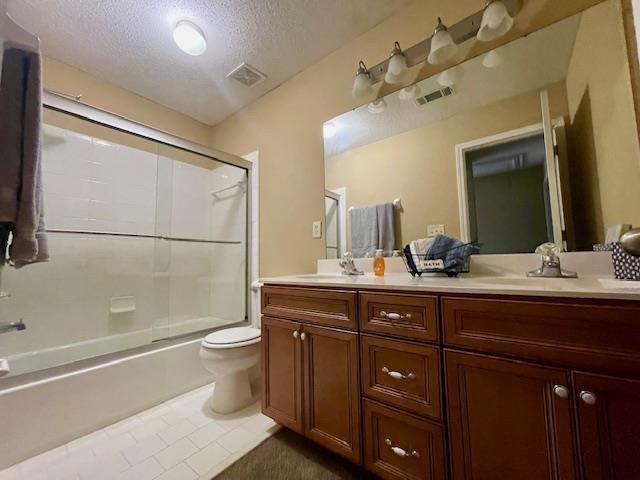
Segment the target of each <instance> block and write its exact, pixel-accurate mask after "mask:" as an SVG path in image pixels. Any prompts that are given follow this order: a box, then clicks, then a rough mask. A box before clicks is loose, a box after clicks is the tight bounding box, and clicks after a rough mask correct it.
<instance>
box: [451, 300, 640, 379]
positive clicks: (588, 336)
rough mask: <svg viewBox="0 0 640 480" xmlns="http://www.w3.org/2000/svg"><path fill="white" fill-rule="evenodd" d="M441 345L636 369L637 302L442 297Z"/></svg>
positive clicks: (639, 357)
mask: <svg viewBox="0 0 640 480" xmlns="http://www.w3.org/2000/svg"><path fill="white" fill-rule="evenodd" d="M442 312H443V336H444V343H445V345H447V346H453V347H463V348H467V349H472V350H479V351H482V352H488V353H499V354H507V355H511V356H517V357H518V358H520V359H523V360H534V361H544V362H550V363H552V364H558V365H561V366H564V367H567V366H569V367H574V368H584V369H591V370H593V371H603V370H604V371H612V372H620V373H625V374H636V375H640V304H638V302H622V301H619V302H614V301H593V300H591V301H589V300H579V299H576V300H575V301H569V302H565V301H557V300H554V299H540V300H538V299H531V300H528V299H524V300H506V299H504V300H503V299H479V298H460V297H455V298H454V297H444V298H443V299H442Z"/></svg>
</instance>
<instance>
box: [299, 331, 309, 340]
mask: <svg viewBox="0 0 640 480" xmlns="http://www.w3.org/2000/svg"><path fill="white" fill-rule="evenodd" d="M305 338H307V334H306V333H304V332H302V333H301V334H300V340H302V341H303V342H304V339H305Z"/></svg>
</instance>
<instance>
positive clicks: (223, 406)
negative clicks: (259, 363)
mask: <svg viewBox="0 0 640 480" xmlns="http://www.w3.org/2000/svg"><path fill="white" fill-rule="evenodd" d="M252 403H253V396H252V394H251V384H250V383H249V372H248V371H247V370H240V371H239V372H235V373H232V374H231V375H227V376H225V377H222V378H219V379H218V380H216V383H215V385H214V387H213V397H211V402H210V407H211V410H213V411H214V412H216V413H224V414H227V413H233V412H236V411H238V410H241V409H243V408H244V407H247V406H249V405H251V404H252Z"/></svg>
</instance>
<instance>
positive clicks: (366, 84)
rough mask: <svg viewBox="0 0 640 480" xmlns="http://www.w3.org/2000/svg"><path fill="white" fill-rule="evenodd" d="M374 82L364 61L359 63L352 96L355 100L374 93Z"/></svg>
mask: <svg viewBox="0 0 640 480" xmlns="http://www.w3.org/2000/svg"><path fill="white" fill-rule="evenodd" d="M372 85H373V81H372V80H371V74H370V73H369V70H367V66H366V65H365V64H364V62H363V61H362V60H360V62H358V71H357V72H356V78H355V80H354V81H353V90H352V91H351V94H352V95H353V98H362V97H366V96H367V95H369V94H370V93H371V92H372V91H373V87H372Z"/></svg>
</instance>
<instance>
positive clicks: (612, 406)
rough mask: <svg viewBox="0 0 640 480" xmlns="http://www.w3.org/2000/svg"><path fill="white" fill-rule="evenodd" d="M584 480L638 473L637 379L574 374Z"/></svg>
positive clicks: (622, 478)
mask: <svg viewBox="0 0 640 480" xmlns="http://www.w3.org/2000/svg"><path fill="white" fill-rule="evenodd" d="M573 381H574V385H575V389H576V392H577V395H578V398H577V400H576V401H577V403H578V407H577V409H578V429H579V435H580V445H581V450H582V452H581V453H582V462H583V468H584V478H585V480H632V479H634V480H635V479H637V478H639V476H640V472H639V471H638V453H639V452H640V381H638V380H626V379H621V378H613V377H605V376H600V375H589V374H586V373H574V374H573Z"/></svg>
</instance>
